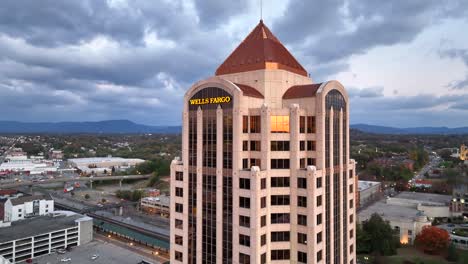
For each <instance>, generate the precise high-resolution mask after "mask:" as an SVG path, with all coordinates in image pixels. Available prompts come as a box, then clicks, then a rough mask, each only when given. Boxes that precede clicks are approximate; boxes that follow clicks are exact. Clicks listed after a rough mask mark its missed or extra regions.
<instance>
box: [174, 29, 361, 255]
mask: <svg viewBox="0 0 468 264" xmlns="http://www.w3.org/2000/svg"><path fill="white" fill-rule="evenodd" d="M354 177H355V162H354V160H351V159H350V157H349V100H348V96H347V93H346V91H345V89H344V87H343V86H342V85H341V84H340V83H339V82H337V81H328V82H324V83H314V82H313V81H312V79H311V78H309V75H308V73H307V72H306V71H305V69H304V68H303V67H302V66H301V65H300V64H299V63H298V62H297V60H296V59H295V58H294V57H293V56H292V55H291V54H290V53H289V51H288V50H287V49H286V48H285V47H284V46H283V45H282V44H281V42H280V41H279V40H278V39H277V38H276V37H275V36H274V35H273V34H272V33H271V32H270V30H269V29H268V28H267V27H266V26H265V25H264V24H263V22H262V21H260V23H259V24H258V25H257V26H256V27H255V29H254V30H253V31H252V32H251V33H250V34H249V35H248V36H247V38H246V39H245V40H244V41H243V42H242V43H241V44H240V45H239V46H238V47H237V48H236V49H235V50H234V52H233V53H231V55H229V57H228V58H227V59H226V61H225V62H224V63H223V64H221V66H219V68H218V69H217V70H216V74H215V76H214V77H210V78H208V79H206V80H203V81H199V82H197V83H195V84H194V85H193V86H192V87H191V88H190V89H189V90H188V91H187V93H186V94H185V97H184V110H183V130H182V158H181V159H175V160H174V161H173V162H172V164H171V221H170V230H171V237H170V243H171V254H170V255H171V263H208V264H210V263H346V264H348V263H350V264H353V263H356V258H355V248H356V245H355V223H354V219H355V206H354V204H355V201H354V197H355V191H354V190H355V187H356V186H355V179H354Z"/></svg>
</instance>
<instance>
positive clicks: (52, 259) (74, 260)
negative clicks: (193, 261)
mask: <svg viewBox="0 0 468 264" xmlns="http://www.w3.org/2000/svg"><path fill="white" fill-rule="evenodd" d="M93 255H98V257H97V258H96V259H94V260H93V259H92V257H93ZM68 258H69V259H70V260H69V261H62V259H68ZM142 260H145V261H147V262H149V263H154V264H159V263H160V262H157V261H155V260H150V259H148V258H146V257H143V256H141V255H139V254H137V253H135V252H133V251H130V250H128V249H125V248H122V247H119V246H116V245H114V244H110V243H107V242H102V241H96V240H95V241H92V242H90V243H88V244H86V245H82V246H79V247H76V248H73V249H72V250H71V251H69V252H66V253H65V254H57V253H53V254H50V255H47V256H43V257H40V258H37V259H34V262H33V263H37V264H58V263H60V264H64V263H67V264H87V263H90V264H109V263H125V264H127V263H128V264H137V263H140V262H141V261H142Z"/></svg>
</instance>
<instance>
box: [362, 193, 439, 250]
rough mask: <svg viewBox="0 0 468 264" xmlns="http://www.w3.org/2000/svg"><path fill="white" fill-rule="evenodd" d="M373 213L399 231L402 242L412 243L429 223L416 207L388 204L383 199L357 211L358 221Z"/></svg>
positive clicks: (367, 218) (366, 218)
mask: <svg viewBox="0 0 468 264" xmlns="http://www.w3.org/2000/svg"><path fill="white" fill-rule="evenodd" d="M374 213H376V214H378V215H380V216H381V217H382V218H383V219H385V220H387V221H388V222H389V224H390V226H391V227H392V228H393V229H395V230H398V231H399V233H400V242H401V243H402V244H408V243H409V244H412V243H413V242H414V239H415V238H416V235H417V234H419V232H421V230H422V228H423V227H424V226H430V225H431V222H430V221H429V219H428V218H427V216H426V215H425V214H424V213H422V212H421V211H419V210H418V209H416V208H413V207H405V206H400V205H395V204H390V203H387V202H386V201H384V200H381V201H378V202H376V203H374V204H372V205H370V206H369V207H367V208H365V209H363V210H361V211H360V212H359V213H358V220H359V222H364V221H366V220H369V218H370V217H371V216H372V215H373V214H374Z"/></svg>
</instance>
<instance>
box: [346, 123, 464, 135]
mask: <svg viewBox="0 0 468 264" xmlns="http://www.w3.org/2000/svg"><path fill="white" fill-rule="evenodd" d="M350 128H352V129H356V130H360V131H362V132H366V133H374V134H392V135H395V134H401V135H410V134H418V135H459V134H468V127H456V128H449V127H445V126H440V127H430V126H425V127H407V128H397V127H389V126H379V125H368V124H353V125H351V126H350Z"/></svg>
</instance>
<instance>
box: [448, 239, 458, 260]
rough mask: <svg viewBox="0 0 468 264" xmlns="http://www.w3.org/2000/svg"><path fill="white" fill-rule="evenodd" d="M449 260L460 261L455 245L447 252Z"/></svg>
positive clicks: (450, 246) (451, 245) (451, 244)
mask: <svg viewBox="0 0 468 264" xmlns="http://www.w3.org/2000/svg"><path fill="white" fill-rule="evenodd" d="M447 260H448V261H452V262H455V261H457V260H458V252H457V248H456V247H455V245H454V244H453V243H450V245H449V247H448V250H447Z"/></svg>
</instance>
